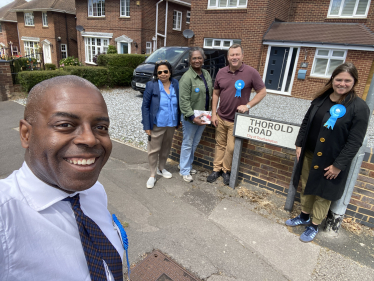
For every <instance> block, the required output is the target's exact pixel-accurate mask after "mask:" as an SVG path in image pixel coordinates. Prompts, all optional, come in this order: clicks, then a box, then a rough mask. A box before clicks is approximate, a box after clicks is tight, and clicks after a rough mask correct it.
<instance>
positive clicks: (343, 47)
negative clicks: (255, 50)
mask: <svg viewBox="0 0 374 281" xmlns="http://www.w3.org/2000/svg"><path fill="white" fill-rule="evenodd" d="M262 44H264V45H269V46H279V47H283V46H284V47H312V48H324V49H340V50H356V51H371V52H372V51H374V45H373V46H372V47H369V46H352V45H334V44H322V43H320V44H317V43H295V42H279V41H263V42H262Z"/></svg>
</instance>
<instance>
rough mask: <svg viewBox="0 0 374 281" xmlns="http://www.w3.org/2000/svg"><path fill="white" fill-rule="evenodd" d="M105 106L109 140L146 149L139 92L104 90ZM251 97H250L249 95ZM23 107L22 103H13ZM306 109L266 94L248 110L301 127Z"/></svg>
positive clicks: (373, 131)
mask: <svg viewBox="0 0 374 281" xmlns="http://www.w3.org/2000/svg"><path fill="white" fill-rule="evenodd" d="M101 92H102V94H103V96H104V99H105V101H106V103H107V105H108V110H109V117H110V122H111V124H110V131H109V133H110V136H111V137H112V138H114V139H117V140H119V141H122V142H125V143H127V144H130V145H133V146H135V147H138V148H141V149H143V150H146V149H147V135H146V134H145V133H144V131H143V124H142V123H141V121H142V112H141V106H142V99H143V95H142V94H141V93H140V92H137V91H134V90H133V89H131V88H118V89H108V90H102V91H101ZM252 96H253V94H252ZM16 102H18V103H21V104H25V102H26V100H25V99H19V100H16ZM309 105H310V101H309V100H303V99H298V98H293V97H286V96H280V95H275V94H267V95H266V97H265V98H264V99H263V100H262V101H261V103H260V104H258V105H257V106H255V107H254V108H252V109H251V110H250V114H251V115H255V116H257V117H264V118H269V119H274V120H278V121H284V122H289V123H296V124H301V122H302V120H303V117H304V115H305V113H306V111H307V110H308V108H309ZM367 135H368V137H369V140H368V144H367V146H368V147H370V148H373V147H374V121H373V117H372V118H371V120H370V124H369V128H368V131H367Z"/></svg>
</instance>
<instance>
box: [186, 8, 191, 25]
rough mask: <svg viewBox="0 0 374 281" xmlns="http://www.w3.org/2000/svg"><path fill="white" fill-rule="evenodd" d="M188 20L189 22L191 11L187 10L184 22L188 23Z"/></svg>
mask: <svg viewBox="0 0 374 281" xmlns="http://www.w3.org/2000/svg"><path fill="white" fill-rule="evenodd" d="M190 22H191V11H187V15H186V23H188V24H190Z"/></svg>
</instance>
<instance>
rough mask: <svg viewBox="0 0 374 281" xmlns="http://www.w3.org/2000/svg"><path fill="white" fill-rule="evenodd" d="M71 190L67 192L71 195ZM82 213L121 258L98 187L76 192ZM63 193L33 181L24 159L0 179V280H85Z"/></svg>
mask: <svg viewBox="0 0 374 281" xmlns="http://www.w3.org/2000/svg"><path fill="white" fill-rule="evenodd" d="M75 194H76V193H74V194H71V195H70V196H74V195H75ZM79 194H80V195H79V196H80V204H81V208H82V210H83V212H84V213H85V214H86V215H87V216H88V217H90V218H91V219H92V220H93V221H94V222H95V223H96V224H97V225H98V226H99V227H100V229H101V230H102V231H103V233H104V234H105V236H106V237H107V238H108V239H109V241H110V242H111V243H112V244H113V246H114V247H115V248H116V249H117V251H118V253H119V254H120V256H121V259H122V257H123V252H124V250H123V246H122V243H121V241H120V238H119V236H118V234H117V232H116V230H115V229H114V227H113V224H112V218H111V215H110V213H109V211H108V209H107V196H106V193H105V190H104V188H103V186H102V185H101V184H100V183H99V182H96V184H95V185H94V186H92V187H91V188H90V189H87V190H85V191H82V192H79ZM68 196H69V194H67V193H65V192H63V191H61V190H59V189H56V188H54V187H51V186H49V185H47V184H45V183H44V182H42V181H41V180H39V179H38V178H37V177H36V176H35V175H34V174H33V173H32V171H31V170H30V169H29V167H28V166H27V164H26V163H25V162H24V163H23V165H22V167H21V169H19V170H17V171H14V172H13V173H12V174H11V175H10V176H9V177H8V178H6V179H3V180H0V280H1V281H15V280H28V281H42V280H53V281H58V280H63V281H67V280H68V281H74V280H76V281H83V280H85V281H89V280H91V278H90V273H89V271H88V266H87V262H86V258H85V256H84V251H83V247H82V244H81V240H80V236H79V230H78V226H77V223H76V220H75V216H74V213H73V210H72V208H71V204H70V202H66V201H61V200H62V199H64V198H66V197H68Z"/></svg>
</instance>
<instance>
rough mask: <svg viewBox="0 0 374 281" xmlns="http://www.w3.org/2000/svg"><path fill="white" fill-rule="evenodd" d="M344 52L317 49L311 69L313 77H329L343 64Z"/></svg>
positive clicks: (345, 53)
mask: <svg viewBox="0 0 374 281" xmlns="http://www.w3.org/2000/svg"><path fill="white" fill-rule="evenodd" d="M346 56H347V51H346V50H328V49H317V50H316V55H315V56H314V62H313V67H312V75H313V76H321V77H330V76H331V74H332V72H333V71H334V70H335V68H337V67H338V66H339V65H340V64H342V63H344V61H345V58H346Z"/></svg>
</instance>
